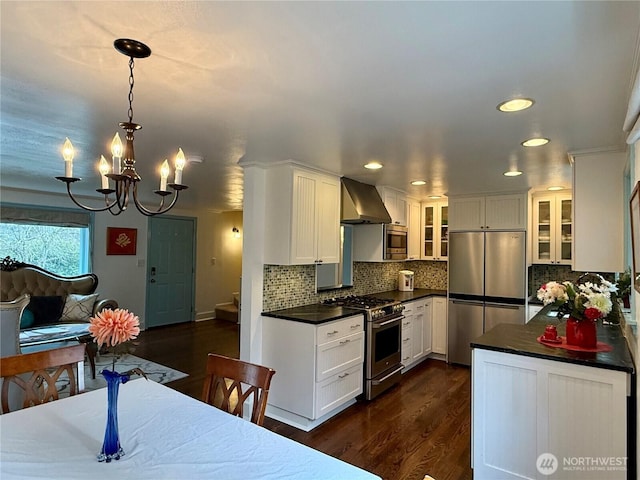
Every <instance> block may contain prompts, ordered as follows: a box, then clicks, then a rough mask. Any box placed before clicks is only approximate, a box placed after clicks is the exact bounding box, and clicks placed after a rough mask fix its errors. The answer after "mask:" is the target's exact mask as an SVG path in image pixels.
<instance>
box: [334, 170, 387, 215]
mask: <svg viewBox="0 0 640 480" xmlns="http://www.w3.org/2000/svg"><path fill="white" fill-rule="evenodd" d="M340 221H341V222H342V223H352V224H356V223H391V217H390V216H389V212H387V209H386V208H385V206H384V203H382V198H380V194H379V193H378V190H376V187H374V186H373V185H368V184H366V183H361V182H358V181H356V180H352V179H350V178H346V177H342V206H341V215H340Z"/></svg>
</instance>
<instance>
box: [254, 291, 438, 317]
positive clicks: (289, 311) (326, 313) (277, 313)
mask: <svg viewBox="0 0 640 480" xmlns="http://www.w3.org/2000/svg"><path fill="white" fill-rule="evenodd" d="M433 295H438V296H446V295H447V291H446V290H431V289H427V288H416V289H414V290H413V292H400V291H398V290H390V291H388V292H380V293H374V294H371V296H372V297H377V298H389V299H392V300H394V301H400V302H410V301H411V300H417V299H419V298H424V297H430V296H433ZM362 314H363V311H362V310H357V309H354V308H348V307H339V306H336V305H324V304H322V303H313V304H311V305H302V306H300V307H291V308H284V309H282V310H273V311H271V312H262V316H264V317H274V318H282V319H284V320H293V321H296V322H303V323H311V324H313V325H319V324H321V323H326V322H331V321H333V320H339V319H341V318H345V317H350V316H351V315H362Z"/></svg>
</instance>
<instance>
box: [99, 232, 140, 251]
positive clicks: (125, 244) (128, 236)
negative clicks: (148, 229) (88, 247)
mask: <svg viewBox="0 0 640 480" xmlns="http://www.w3.org/2000/svg"><path fill="white" fill-rule="evenodd" d="M137 237H138V229H137V228H121V227H107V255H135V254H136V245H137Z"/></svg>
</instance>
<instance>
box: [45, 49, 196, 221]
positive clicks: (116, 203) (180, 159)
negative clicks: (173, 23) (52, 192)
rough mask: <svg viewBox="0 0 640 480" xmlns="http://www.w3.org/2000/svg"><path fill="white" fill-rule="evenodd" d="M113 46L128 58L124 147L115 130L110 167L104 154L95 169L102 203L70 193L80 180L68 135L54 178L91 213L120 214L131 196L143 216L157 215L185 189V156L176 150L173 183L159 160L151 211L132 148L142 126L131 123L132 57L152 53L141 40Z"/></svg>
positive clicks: (167, 166) (163, 211) (172, 204)
mask: <svg viewBox="0 0 640 480" xmlns="http://www.w3.org/2000/svg"><path fill="white" fill-rule="evenodd" d="M113 46H114V47H115V49H116V50H117V51H118V52H120V53H122V54H123V55H125V56H127V57H129V97H128V98H129V111H128V116H129V121H128V122H120V127H121V128H122V129H123V130H124V131H125V132H126V136H125V139H126V143H125V145H124V150H123V145H122V141H121V140H120V136H119V135H118V134H117V133H116V134H115V136H114V137H113V141H112V142H111V155H112V157H111V158H112V166H111V167H109V163H108V162H107V160H106V158H104V156H103V155H101V156H100V162H99V164H98V170H99V171H100V174H101V180H102V186H101V188H98V189H97V190H96V191H97V192H98V193H101V194H103V195H104V201H105V206H104V207H98V208H92V207H88V206H86V205H82V204H81V203H80V202H78V200H77V199H76V198H75V197H74V196H73V194H72V193H71V184H72V183H74V182H78V181H80V178H77V177H74V176H73V157H74V149H73V145H72V144H71V142H70V141H69V139H68V138H67V139H65V142H64V145H63V147H62V156H63V158H64V163H65V169H64V177H56V178H57V179H58V180H60V181H61V182H64V183H66V184H67V193H68V194H69V197H70V198H71V200H72V201H73V203H75V204H76V205H78V206H79V207H80V208H83V209H84V210H89V211H91V212H104V211H105V210H109V212H110V213H111V214H112V215H120V214H121V213H122V212H124V211H125V210H126V209H127V207H128V205H129V200H130V198H133V203H134V204H135V206H136V208H137V209H138V211H139V212H140V213H142V214H143V215H146V216H152V215H159V214H162V213H165V212H168V211H169V210H171V208H172V207H173V206H174V205H175V204H176V201H177V200H178V195H179V193H180V191H181V190H185V189H187V188H188V187H187V186H186V185H182V170H183V168H184V166H185V163H186V159H185V156H184V153H183V152H182V149H178V154H177V155H176V160H175V174H174V181H173V183H167V179H168V177H169V173H170V167H169V162H168V161H167V160H165V161H164V162H163V163H162V166H161V168H160V189H159V190H154V193H155V194H156V195H158V196H160V203H159V206H158V208H157V209H156V210H150V209H148V208H146V207H145V206H144V205H142V203H140V201H139V199H138V182H140V180H141V178H140V176H139V175H138V173H137V172H136V168H135V163H136V159H135V154H134V150H133V133H134V132H135V131H136V130H140V129H141V128H142V125H139V124H137V123H134V122H133V85H134V78H133V67H134V58H147V57H148V56H149V55H151V49H150V48H149V47H148V46H146V45H145V44H144V43H142V42H139V41H137V40H131V39H128V38H119V39H117V40H116V41H115V42H113ZM109 180H112V181H113V182H114V187H115V188H110V186H109ZM167 187H169V188H171V190H173V192H172V191H169V190H167ZM130 190H132V193H131V194H130ZM112 193H115V198H114V199H111V197H110V195H111V194H112ZM172 194H173V198H172V200H171V203H170V204H169V205H168V206H166V207H165V197H166V196H168V195H172Z"/></svg>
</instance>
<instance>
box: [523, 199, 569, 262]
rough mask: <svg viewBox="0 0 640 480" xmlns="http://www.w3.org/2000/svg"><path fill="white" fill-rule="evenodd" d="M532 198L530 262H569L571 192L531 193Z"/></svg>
mask: <svg viewBox="0 0 640 480" xmlns="http://www.w3.org/2000/svg"><path fill="white" fill-rule="evenodd" d="M532 198H533V217H532V225H531V244H532V247H533V252H532V257H533V263H542V264H560V265H571V260H572V239H573V235H572V223H573V222H572V205H571V204H572V199H571V193H564V192H563V193H558V194H542V195H534V196H533V197H532Z"/></svg>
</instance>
